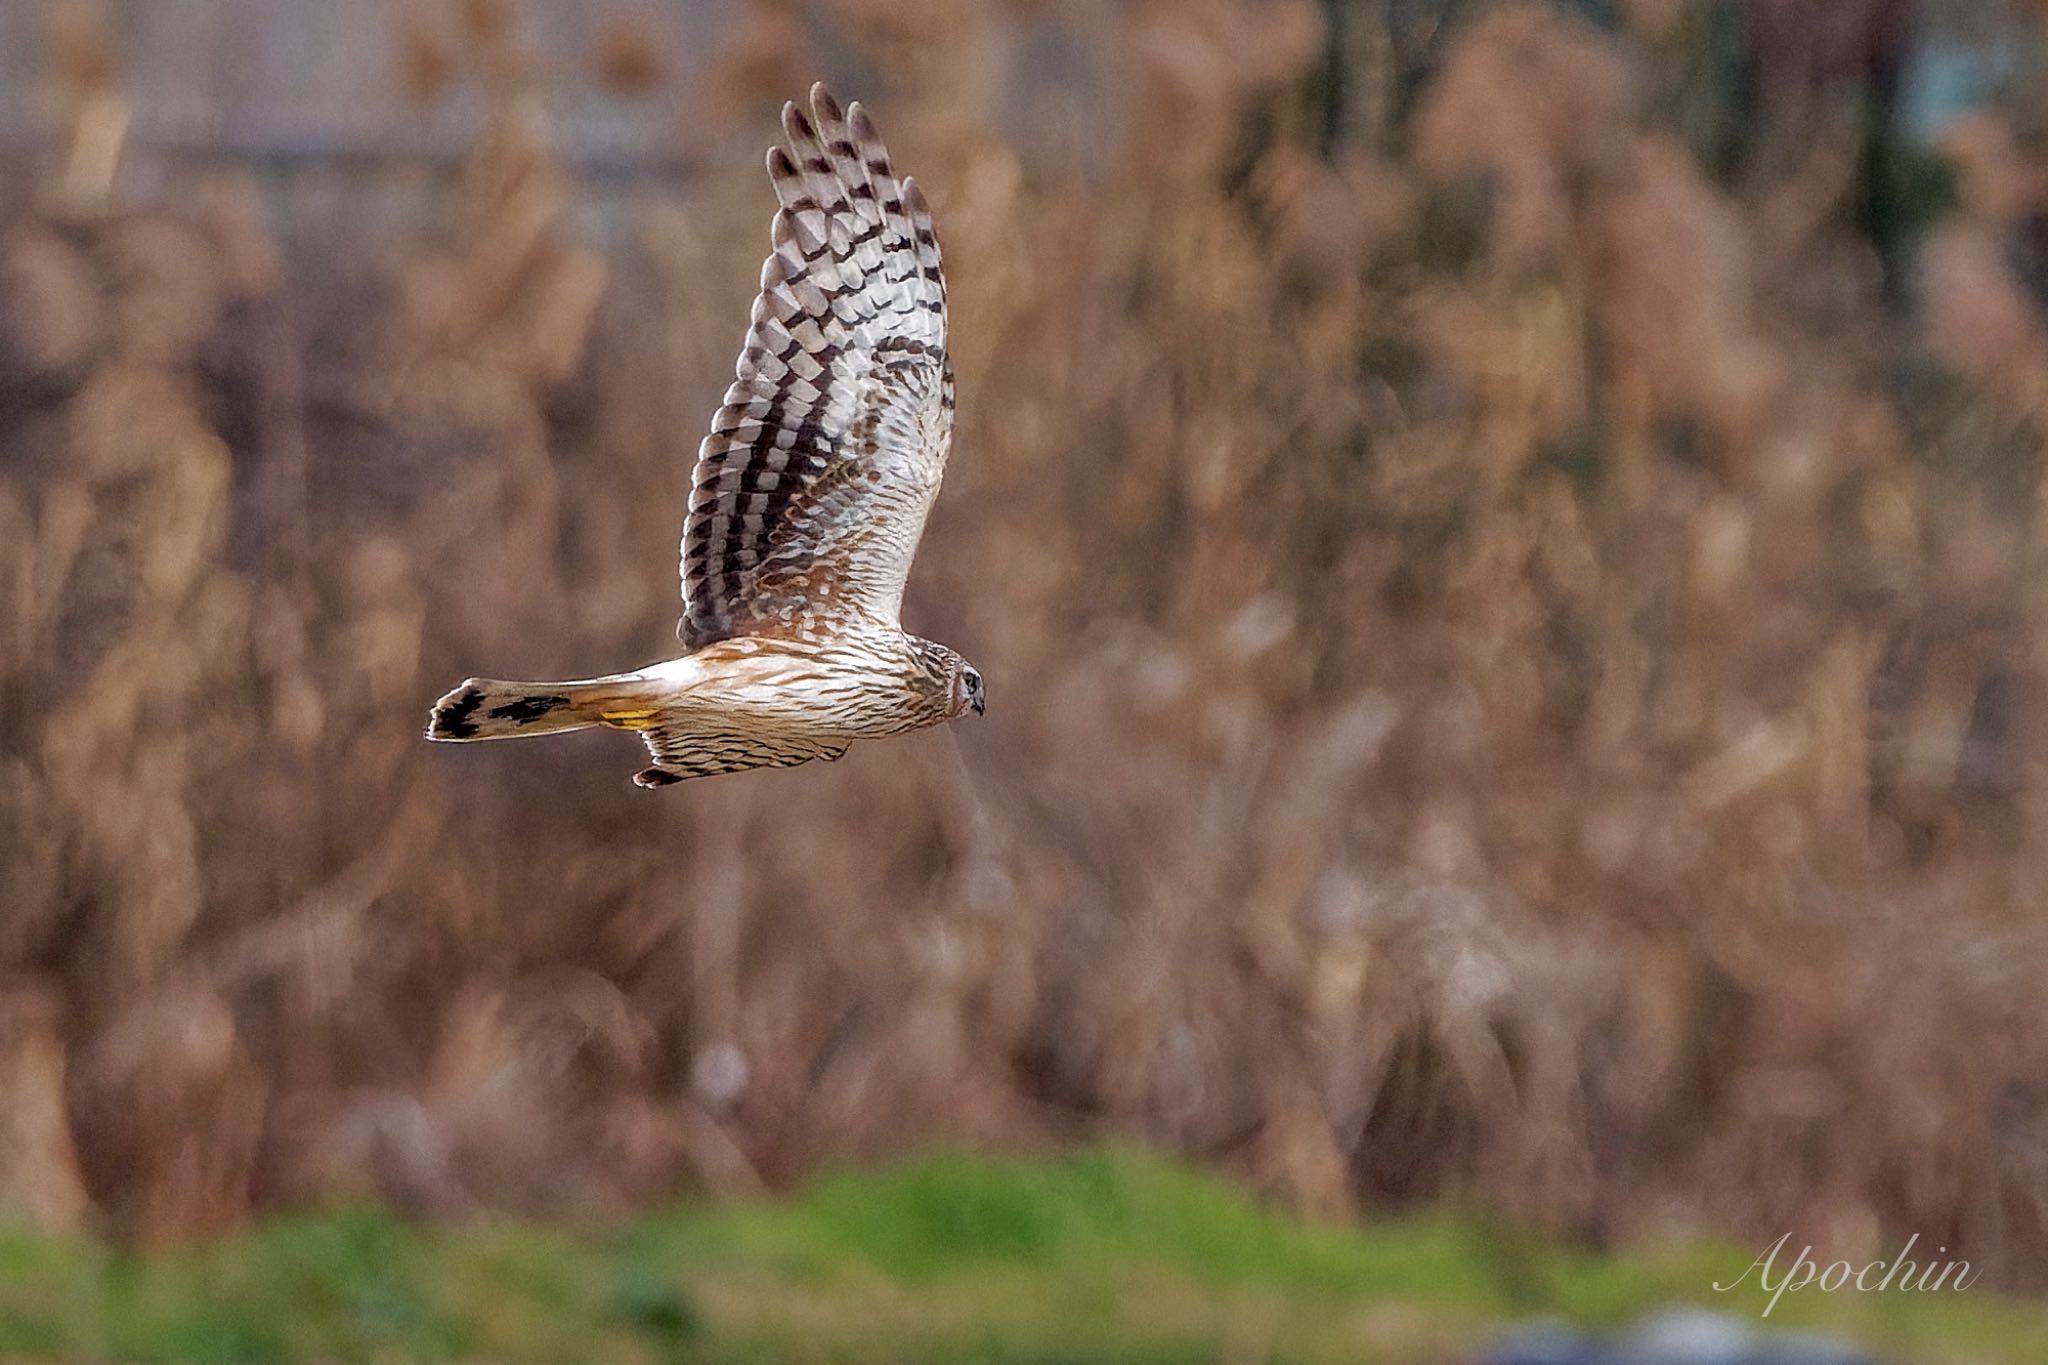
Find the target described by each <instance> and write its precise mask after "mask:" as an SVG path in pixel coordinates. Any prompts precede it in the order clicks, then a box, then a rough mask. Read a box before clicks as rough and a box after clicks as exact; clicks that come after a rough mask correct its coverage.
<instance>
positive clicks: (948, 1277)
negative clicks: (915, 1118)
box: [0, 1150, 2048, 1365]
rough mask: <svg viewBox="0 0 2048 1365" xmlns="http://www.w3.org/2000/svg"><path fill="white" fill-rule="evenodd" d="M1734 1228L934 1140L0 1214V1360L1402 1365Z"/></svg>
mask: <svg viewBox="0 0 2048 1365" xmlns="http://www.w3.org/2000/svg"><path fill="white" fill-rule="evenodd" d="M1752 1254H1753V1253H1751V1252H1747V1251H1742V1250H1738V1249H1734V1248H1728V1247H1702V1246H1695V1247H1689V1248H1664V1249H1656V1250H1648V1251H1641V1252H1636V1253H1631V1254H1627V1255H1616V1256H1604V1257H1603V1256H1599V1255H1595V1254H1592V1253H1589V1252H1585V1251H1577V1250H1572V1249H1568V1248H1564V1247H1560V1246H1558V1245H1556V1244H1554V1243H1550V1242H1545V1241H1541V1240H1537V1239H1533V1238H1530V1237H1528V1236H1525V1235H1519V1234H1516V1233H1513V1232H1511V1231H1508V1230H1505V1229H1502V1228H1499V1227H1494V1226H1491V1225H1488V1224H1486V1223H1484V1222H1481V1221H1477V1220H1472V1219H1463V1218H1454V1217H1447V1216H1432V1217H1429V1218H1419V1219H1404V1220H1398V1221H1376V1222H1373V1223H1370V1224H1367V1225H1365V1226H1362V1227H1358V1228H1338V1227H1328V1226H1315V1225H1307V1224H1302V1223H1298V1222H1294V1221H1291V1220H1288V1219H1285V1218H1280V1217H1276V1216H1272V1215H1269V1214H1266V1213H1264V1212H1261V1211H1260V1210H1259V1209H1257V1208H1256V1207H1254V1206H1253V1205H1252V1204H1251V1203H1250V1202H1249V1201H1248V1200H1246V1199H1245V1198H1244V1197H1243V1196H1242V1195H1241V1194H1240V1193H1238V1192H1237V1191H1235V1190H1234V1189H1232V1188H1231V1187H1229V1186H1227V1185H1225V1184H1222V1183H1219V1182H1217V1181H1215V1180H1213V1179H1210V1178H1208V1177H1205V1176H1202V1175H1199V1174H1196V1173H1193V1172H1190V1171H1187V1170H1185V1169H1183V1168H1180V1167H1177V1166H1173V1165H1170V1164H1167V1163H1165V1162H1163V1161H1160V1160H1158V1159H1156V1158H1153V1157H1149V1156H1145V1155H1141V1154H1138V1153H1134V1152H1129V1151H1118V1150H1098V1151H1092V1152H1086V1153H1082V1154H1078V1155H1073V1156H1068V1157H1063V1158H1058V1159H1049V1160H992V1159H988V1158H982V1157H967V1156H940V1157H933V1158H929V1159H926V1160H922V1161H919V1162H917V1163H915V1164H911V1165H906V1166H903V1167H900V1168H896V1169H893V1170H889V1171H884V1172H881V1173H879V1174H863V1175H852V1174H841V1175H833V1176H828V1177H826V1178H823V1179H820V1180H818V1181H816V1182H814V1183H813V1184H812V1185H810V1186H809V1187H808V1188H807V1189H806V1190H805V1191H803V1192H802V1193H801V1194H800V1195H799V1196H797V1197H796V1198H795V1199H793V1200H791V1201H789V1202H786V1203H778V1204H758V1205H743V1206H705V1205H693V1206H686V1207H682V1208H678V1209H676V1210H674V1211H672V1212H668V1213H663V1214H658V1215H654V1216H651V1217H647V1218H643V1219H641V1220H639V1221H636V1222H633V1223H630V1224H624V1225H620V1226H616V1227H602V1228H589V1229H582V1230H572V1229H564V1228H560V1227H547V1226H536V1225H533V1224H527V1223H509V1222H505V1223H484V1224H475V1225H470V1226H466V1227H433V1226H424V1225H418V1224H412V1223H407V1222H404V1221H402V1220H399V1219H396V1218H393V1217H392V1216H390V1215H388V1214H385V1213H381V1212H374V1211H368V1210H353V1211H346V1212H339V1213H332V1214H327V1215H324V1216H294V1217H288V1218H279V1219H276V1220H274V1221H272V1222H269V1223H267V1224H265V1225H263V1226H261V1227H259V1228H256V1229H254V1230H252V1231H249V1232H247V1233H243V1234H240V1235H238V1236H235V1237H230V1238H226V1239H222V1240H219V1241H214V1242H208V1243H204V1244H197V1245H193V1246H189V1247H184V1248H179V1249H173V1250H168V1251H159V1252H155V1253H152V1254H149V1255H139V1254H135V1253H131V1252H126V1251H121V1250H116V1249H113V1248H110V1247H107V1246H104V1245H101V1244H98V1243H93V1242H87V1241H65V1240H51V1239H47V1238H38V1237H34V1236H31V1235H27V1234H23V1233H18V1232H16V1233H0V1357H4V1358H9V1359H19V1358H28V1359H36V1358H60V1359H61V1358H78V1359H94V1360H136V1361H152V1360H207V1361H234V1360H287V1359H307V1358H321V1359H336V1360H368V1361H383V1360H391V1361H398V1360H451V1359H471V1358H482V1359H490V1360H505V1361H514V1360H532V1361H576V1360H648V1361H660V1360H681V1361H705V1362H723V1361H733V1362H739V1361H764V1360H770V1361H772V1360H792V1361H806V1362H810V1361H817V1362H828V1361H834V1362H836V1361H848V1362H877V1363H878V1365H879V1363H880V1362H889V1363H890V1365H898V1363H901V1362H927V1361H928V1362H934V1363H936V1362H959V1361H987V1362H1002V1363H1003V1365H1055V1363H1056V1362H1057V1363H1059V1365H1084V1363H1085V1362H1103V1363H1104V1365H1107V1362H1145V1363H1147V1365H1151V1363H1155V1362H1156V1363H1157V1365H1167V1363H1168V1362H1197V1361H1214V1360H1218V1359H1242V1360H1273V1361H1300V1362H1321V1361H1328V1362H1345V1365H1354V1363H1355V1362H1364V1361H1375V1360H1380V1361H1390V1362H1403V1363H1404V1365H1406V1363H1407V1362H1427V1361H1431V1360H1443V1361H1454V1360H1459V1359H1468V1358H1470V1356H1471V1354H1472V1352H1473V1351H1474V1350H1476V1349H1477V1348H1479V1347H1481V1346H1483V1345H1484V1344H1485V1343H1486V1342H1487V1341H1488V1340H1490V1339H1491V1338H1492V1337H1493V1336H1494V1334H1495V1333H1496V1332H1497V1331H1498V1330H1499V1326H1500V1324H1502V1323H1506V1322H1515V1321H1520V1320H1524V1319H1528V1318H1535V1317H1558V1318H1562V1319H1564V1320H1567V1321H1570V1322H1573V1323H1577V1324H1580V1325H1582V1326H1586V1327H1591V1328H1608V1327H1618V1326H1621V1325H1625V1324H1627V1323H1629V1322H1632V1321H1633V1320H1635V1319H1636V1318H1637V1317H1639V1316H1640V1315H1641V1314H1643V1313H1644V1312H1646V1311H1649V1310H1651V1309H1654V1308H1656V1307H1658V1306H1660V1305H1663V1304H1668V1303H1672V1302H1689V1303H1696V1304H1701V1305H1706V1306H1709V1307H1713V1308H1717V1309H1722V1310H1725V1311H1730V1312H1736V1313H1745V1314H1752V1315H1753V1314H1756V1313H1757V1312H1758V1311H1759V1310H1760V1309H1761V1308H1762V1307H1763V1304H1764V1298H1765V1296H1764V1295H1763V1293H1762V1292H1761V1291H1759V1290H1757V1289H1756V1288H1755V1276H1753V1275H1752V1276H1751V1277H1750V1278H1749V1280H1748V1281H1747V1282H1746V1284H1745V1286H1744V1287H1743V1288H1742V1289H1740V1290H1738V1291H1736V1292H1735V1293H1731V1294H1716V1293H1715V1292H1714V1291H1713V1290H1712V1288H1711V1285H1712V1283H1713V1282H1714V1281H1716V1280H1720V1281H1722V1282H1723V1283H1726V1282H1728V1281H1730V1280H1733V1279H1735V1278H1736V1277H1737V1276H1739V1275H1740V1274H1741V1272H1742V1270H1743V1268H1744V1267H1745V1266H1747V1265H1748V1264H1749V1262H1750V1259H1751V1256H1752ZM1771 1324H1772V1325H1773V1326H1774V1327H1784V1328H1787V1329H1798V1328H1807V1329H1814V1328H1818V1329H1824V1330H1827V1331H1831V1332H1836V1333H1840V1334H1843V1335H1845V1336H1848V1337H1851V1338H1853V1339H1856V1340H1860V1341H1862V1342H1864V1343H1866V1344H1868V1345H1870V1346H1873V1347H1879V1348H1882V1349H1883V1350H1884V1351H1885V1352H1886V1353H1887V1355H1888V1357H1889V1358H1892V1359H1898V1360H1907V1361H1917V1360H1925V1361H1941V1362H1944V1365H1947V1363H1948V1362H1956V1361H1973V1360H1974V1361H1986V1362H2015V1365H2017V1363H2018V1362H2029V1363H2030V1365H2031V1363H2032V1362H2039V1361H2043V1360H2048V1318H2044V1316H2043V1315H2042V1313H2041V1312H2040V1311H2039V1310H2037V1309H2035V1308H2032V1307H2030V1306H2026V1305H2022V1304H2019V1303H2016V1302H2013V1301H2009V1300H2001V1299H1999V1298H1997V1297H1996V1296H1993V1295H1990V1294H1987V1293H1985V1292H1983V1291H1981V1290H1974V1289H1973V1290H1971V1291H1968V1292H1965V1293H1921V1294H1898V1293H1895V1294H1892V1295H1888V1296H1880V1295H1857V1294H1850V1293H1838V1294H1832V1295H1823V1294H1820V1293H1818V1292H1816V1291H1807V1292H1805V1293H1802V1294H1796V1295H1787V1296H1786V1297H1785V1299H1784V1300H1783V1302H1782V1303H1781V1304H1780V1305H1779V1307H1778V1309H1777V1311H1776V1312H1775V1313H1774V1314H1773V1315H1772V1317H1771Z"/></svg>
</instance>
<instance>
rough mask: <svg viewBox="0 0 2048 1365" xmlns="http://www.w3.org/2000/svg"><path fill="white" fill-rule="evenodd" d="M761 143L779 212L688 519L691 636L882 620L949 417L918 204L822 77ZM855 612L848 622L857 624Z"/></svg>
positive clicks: (941, 468) (926, 232) (930, 238)
mask: <svg viewBox="0 0 2048 1365" xmlns="http://www.w3.org/2000/svg"><path fill="white" fill-rule="evenodd" d="M782 126H783V130H784V132H785V133H786V134H787V135H788V145H787V146H786V147H776V148H774V149H773V150H771V151H770V152H769V153H768V175H769V177H770V179H772V180H773V181H774V183H775V197H776V198H777V199H778V200H780V201H781V205H782V207H781V208H780V210H778V211H777V213H776V215H775V225H774V242H775V249H774V250H773V252H771V253H770V254H769V257H768V261H767V263H766V264H765V265H764V266H763V267H762V268H761V293H760V296H759V297H758V298H756V299H755V300H754V314H753V322H752V324H751V326H750V327H749V328H748V330H747V341H746V347H745V349H744V350H742V351H741V352H740V359H739V366H738V373H737V377H736V378H735V379H734V381H733V385H732V387H731V388H729V389H727V390H726V393H725V403H724V406H722V407H721V408H719V410H718V415H717V416H716V417H714V418H713V419H712V422H711V434H710V435H708V436H706V437H705V438H704V444H703V446H702V447H701V448H700V449H699V450H698V453H697V470H696V474H695V476H694V478H693V479H692V480H691V484H692V487H691V492H690V511H689V516H688V518H687V519H686V520H685V521H684V524H683V619H682V624H681V625H680V626H679V627H678V630H677V633H678V634H679V635H680V636H681V637H682V640H683V643H684V644H685V645H687V646H689V647H690V648H691V649H696V648H699V647H701V646H703V645H705V644H709V643H710V642H712V641H714V640H721V639H725V638H727V637H728V636H733V635H799V636H801V635H818V634H828V635H829V634H836V633H838V632H840V631H842V630H844V629H846V628H848V627H849V626H853V625H857V624H862V623H882V624H888V625H894V624H895V622H896V618H897V612H898V610H899V608H900V607H901V605H902V602H903V584H904V580H905V578H906V577H907V576H908V575H909V573H910V560H911V556H912V555H914V554H915V553H916V552H917V542H918V537H919V536H920V535H921V534H922V533H923V530H924V520H925V513H926V512H927V511H928V510H929V509H930V508H931V504H932V499H933V498H934V497H936V496H937V494H938V491H939V480H940V478H941V476H942V475H943V474H944V473H945V468H946V449H947V446H948V444H949V443H950V441H951V438H952V429H953V374H952V368H951V366H950V365H949V364H948V363H947V359H946V282H945V279H944V277H943V276H941V275H940V273H939V245H938V239H937V238H936V237H935V236H934V235H933V233H932V218H931V211H930V209H929V208H927V207H926V205H925V201H924V196H923V194H921V193H920V192H919V191H918V188H917V184H916V182H915V181H912V180H904V181H901V182H900V183H899V182H898V180H897V179H896V173H895V171H894V170H893V169H892V168H891V167H890V164H889V153H888V152H887V150H886V149H884V148H883V146H882V143H881V140H880V139H879V138H878V137H877V136H876V135H875V128H874V125H873V124H872V123H870V122H869V121H868V117H867V115H866V114H865V113H864V112H862V110H861V107H860V105H859V104H854V105H852V106H851V107H850V108H848V109H847V110H845V111H844V112H843V113H842V112H841V110H840V108H839V106H838V104H837V103H836V102H835V101H834V100H833V98H832V96H831V95H830V94H829V93H828V92H827V91H826V90H825V87H824V86H822V85H818V86H813V87H812V89H811V112H810V113H809V114H806V113H805V112H804V111H803V110H801V109H799V108H797V107H796V105H794V104H790V105H786V106H785V107H784V108H783V111H782ZM856 618H858V619H856Z"/></svg>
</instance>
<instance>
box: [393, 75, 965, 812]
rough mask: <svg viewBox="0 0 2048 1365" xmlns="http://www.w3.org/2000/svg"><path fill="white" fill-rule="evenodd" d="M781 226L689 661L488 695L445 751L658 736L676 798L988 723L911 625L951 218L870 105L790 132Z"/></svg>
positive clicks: (449, 734) (694, 510)
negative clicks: (913, 736)
mask: <svg viewBox="0 0 2048 1365" xmlns="http://www.w3.org/2000/svg"><path fill="white" fill-rule="evenodd" d="M782 123H783V130H784V132H785V134H786V135H787V144H786V145H785V146H780V147H776V148H774V149H773V150H772V151H770V152H769V154H768V174H769V178H770V179H771V180H772V181H773V183H774V186H775V196H776V198H777V199H778V200H779V201H780V203H781V208H780V209H779V210H778V211H777V212H776V214H775V221H774V227H773V241H774V249H773V250H772V251H771V252H770V254H769V256H768V260H767V262H766V264H765V265H763V266H762V269H761V292H760V295H759V297H757V298H756V299H755V301H754V310H753V319H752V323H751V325H750V326H749V328H748V331H747V338H746V343H745V345H744V347H743V349H742V350H741V352H740V359H739V364H738V366H737V370H736V376H735V378H734V380H733V384H732V387H731V388H729V389H727V390H726V394H725V401H724V403H723V405H722V406H720V408H719V409H718V412H717V413H716V414H715V415H714V416H713V418H712V420H711V433H710V434H709V435H708V436H706V437H705V438H704V443H703V445H702V446H701V447H700V448H699V450H698V453H697V467H696V473H695V475H694V477H693V478H692V479H691V493H690V506H689V512H688V515H687V517H686V518H685V520H684V523H683V556H682V580H683V617H682V621H681V623H680V624H679V625H678V627H677V633H678V635H679V636H680V637H681V639H682V642H683V645H684V647H685V649H686V650H687V651H688V652H687V653H685V654H684V655H683V657H681V658H679V659H672V660H668V661H666V662H663V663H658V664H652V665H649V666H648V667H646V668H643V669H639V670H637V671H635V672H632V673H622V674H616V675H613V676H610V677H604V678H593V679H589V680H586V681H580V682H561V683H509V682H498V681H493V680H488V679H478V678H472V679H470V680H469V681H467V682H465V683H463V684H462V686H460V687H458V688H456V689H455V690H454V691H452V692H450V693H449V694H448V695H447V696H445V697H443V698H441V700H440V701H439V702H437V703H436V704H435V706H434V711H433V716H432V718H431V719H430V721H429V722H428V726H427V737H428V738H429V739H437V740H457V741H462V740H481V739H510V738H516V737H519V736H524V735H537V734H549V733H554V732H558V731H563V730H578V729H583V728H586V727H589V726H593V725H609V726H613V727H616V728H620V729H628V730H636V731H639V732H640V733H641V735H642V737H643V738H644V739H645V740H646V742H647V747H648V749H649V750H650V751H651V752H652V753H653V755H654V766H653V767H651V768H648V769H646V770H644V771H642V772H641V773H640V774H639V775H638V776H637V777H635V778H634V780H635V781H636V782H638V783H639V784H640V785H642V786H647V787H657V786H666V785H668V784H670V783H673V782H679V781H681V780H683V779H684V778H689V777H702V776H706V775H709V774H712V773H723V772H736V771H739V770H741V769H745V768H760V767H787V766H789V765H792V764H796V763H803V762H807V761H808V760H810V759H813V758H824V759H832V758H837V757H839V755H841V754H842V753H844V752H846V748H847V746H848V745H849V744H850V743H852V742H853V741H854V740H856V739H869V738H875V737H878V736H882V735H891V734H897V733H900V732H902V731H904V730H912V729H916V728H918V727H920V726H925V725H935V724H938V723H939V722H941V721H944V720H950V719H952V718H954V717H956V716H959V715H962V714H964V713H966V712H967V711H969V710H974V711H977V712H978V711H980V710H981V709H982V707H983V694H982V681H981V675H980V674H979V673H977V672H976V671H975V670H974V669H973V668H972V667H970V666H969V665H968V663H967V661H966V660H965V659H963V658H961V657H960V656H959V655H958V654H957V653H955V652H954V651H953V650H950V649H948V648H946V647H945V646H944V645H938V644H934V643H932V642H931V641H929V640H921V639H919V638H918V637H916V636H914V635H909V634H906V633H905V632H904V630H903V628H902V627H901V626H900V625H898V624H897V613H898V611H899V609H900V608H901V606H902V601H903V585H904V582H905V580H906V578H907V577H908V575H909V573H910V562H911V558H912V556H914V555H915V554H916V552H917V543H918V539H919V537H920V535H921V534H922V533H923V530H924V521H925V515H926V513H927V512H929V511H930V509H931V505H932V501H933V499H934V498H936V497H937V496H938V491H939V481H940V479H941V478H942V477H943V476H944V474H945V468H946V453H947V449H948V447H949V445H950V444H951V439H952V428H953V374H952V369H951V367H950V365H949V364H948V363H947V359H946V282H945V277H944V276H943V275H942V274H941V273H940V269H939V245H938V239H937V237H936V236H935V235H934V233H933V231H932V220H931V211H930V209H929V208H928V207H927V206H926V204H925V201H924V196H923V195H922V194H921V193H920V192H919V191H918V188H917V185H916V183H915V182H914V181H911V180H907V179H906V180H903V181H900V182H899V181H898V180H897V178H896V173H895V171H894V169H893V168H892V167H891V165H890V161H889V153H888V151H887V150H886V149H885V148H884V147H883V146H882V143H881V140H880V139H879V138H878V137H877V136H876V134H875V130H874V125H873V124H872V123H870V122H869V121H868V118H867V115H866V114H865V113H864V112H863V111H862V109H861V107H860V105H858V104H854V105H853V106H851V107H850V108H848V109H846V110H845V111H843V112H842V111H841V110H840V108H839V106H838V104H837V103H836V102H835V101H834V100H833V99H832V96H831V95H830V94H829V93H827V92H826V90H825V88H824V86H822V85H819V86H813V87H812V89H811V108H810V110H809V112H808V113H807V112H806V111H804V110H801V109H799V108H797V106H796V105H794V104H790V105H787V106H785V107H784V109H783V114H782Z"/></svg>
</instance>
